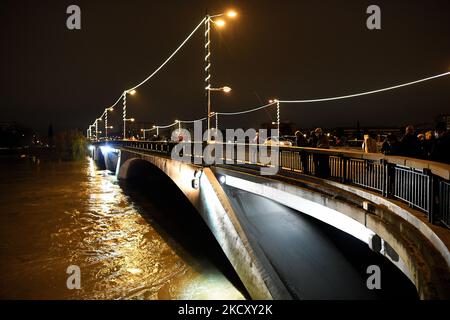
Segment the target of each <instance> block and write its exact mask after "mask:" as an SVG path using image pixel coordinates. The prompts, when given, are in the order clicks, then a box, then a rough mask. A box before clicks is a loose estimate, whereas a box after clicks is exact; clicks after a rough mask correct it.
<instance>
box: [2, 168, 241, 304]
mask: <svg viewBox="0 0 450 320" xmlns="http://www.w3.org/2000/svg"><path fill="white" fill-rule="evenodd" d="M16 170H17V172H14V170H12V171H11V172H10V173H8V174H6V173H2V175H4V176H5V177H3V176H2V178H5V180H2V181H4V182H2V183H1V185H0V189H3V190H10V188H12V189H13V190H15V191H14V192H15V193H9V197H8V195H6V193H5V192H2V193H1V194H2V195H1V196H0V201H1V204H2V207H3V208H5V209H6V210H5V211H3V212H2V214H1V216H0V219H1V221H0V222H1V227H0V230H1V239H0V240H1V242H2V243H3V245H2V247H1V253H0V254H1V259H2V261H3V263H2V267H1V271H2V274H1V275H0V277H1V291H0V297H2V298H41V299H47V298H56V299H73V298H75V299H243V298H244V296H243V294H242V293H241V291H242V288H240V290H238V289H237V288H236V285H237V286H239V282H238V281H237V280H236V276H235V274H233V271H232V270H230V266H229V265H227V263H228V262H227V261H226V259H225V257H224V256H223V254H222V253H221V252H220V247H218V245H216V244H214V243H213V244H212V245H208V248H206V249H205V248H199V243H202V244H204V243H211V242H213V241H211V238H208V239H205V238H204V237H211V235H208V234H206V233H205V230H203V229H202V227H199V228H200V230H199V229H197V230H184V229H183V227H180V226H178V227H177V226H176V225H177V221H172V220H171V218H170V217H171V216H172V217H173V215H174V214H175V215H176V214H180V212H178V211H179V210H180V208H179V207H175V208H173V207H172V208H171V206H170V205H168V203H167V202H164V203H159V204H158V203H155V201H156V202H157V199H158V197H155V196H154V197H153V198H151V199H148V198H147V197H146V196H145V195H143V194H141V193H140V191H139V189H136V188H134V187H133V186H128V185H122V186H121V185H119V183H118V181H117V180H116V179H115V177H114V176H112V175H110V174H109V173H108V172H107V171H97V170H96V168H95V165H94V164H93V162H92V161H89V162H86V163H83V164H64V163H63V164H58V165H56V164H43V165H41V166H40V168H39V170H38V169H36V168H35V167H29V166H28V165H24V164H22V165H20V166H17V168H16ZM24 170H28V171H29V172H28V177H27V175H24V174H23V172H24ZM124 190H125V191H124ZM153 191H154V190H153ZM159 198H162V199H163V198H164V196H163V195H159ZM169 204H170V203H169ZM173 210H176V211H177V212H171V211H173ZM11 215H13V217H12V218H11ZM18 216H20V217H21V218H18ZM165 217H168V220H167V219H165ZM197 222H198V221H197ZM197 222H195V223H197ZM185 225H186V224H184V226H185ZM171 226H172V227H173V228H171ZM167 227H170V229H167ZM189 227H190V229H192V228H197V226H196V225H191V226H189ZM13 229H15V230H18V229H20V230H21V231H22V232H21V234H20V235H18V234H17V233H14V232H11V230H13ZM180 232H181V233H182V234H180ZM193 234H198V235H194V236H193ZM19 237H22V239H17V238H19ZM190 239H192V240H190ZM180 240H182V242H181V241H180ZM205 240H206V241H205ZM186 241H187V242H189V243H186ZM29 243H33V245H32V246H27V245H26V244H29ZM210 252H213V253H212V255H211V254H210ZM71 264H74V265H78V266H79V267H80V268H81V274H82V279H81V284H82V288H81V290H68V289H66V288H65V285H66V278H67V276H68V275H67V274H66V273H65V271H66V268H67V266H69V265H71ZM222 266H225V267H224V268H222ZM224 270H225V271H224ZM25 279H27V281H25ZM230 280H231V281H230Z"/></svg>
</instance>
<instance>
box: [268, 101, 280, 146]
mask: <svg viewBox="0 0 450 320" xmlns="http://www.w3.org/2000/svg"><path fill="white" fill-rule="evenodd" d="M269 103H273V104H275V103H276V104H277V122H276V123H274V122H272V124H276V125H277V129H278V140H279V138H280V101H278V99H273V100H269Z"/></svg>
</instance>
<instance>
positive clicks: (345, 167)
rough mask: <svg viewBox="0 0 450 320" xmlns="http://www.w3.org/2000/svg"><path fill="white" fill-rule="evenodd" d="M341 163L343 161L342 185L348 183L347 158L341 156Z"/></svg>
mask: <svg viewBox="0 0 450 320" xmlns="http://www.w3.org/2000/svg"><path fill="white" fill-rule="evenodd" d="M341 161H342V171H341V172H342V179H341V181H342V183H344V184H346V183H347V158H346V157H344V156H341Z"/></svg>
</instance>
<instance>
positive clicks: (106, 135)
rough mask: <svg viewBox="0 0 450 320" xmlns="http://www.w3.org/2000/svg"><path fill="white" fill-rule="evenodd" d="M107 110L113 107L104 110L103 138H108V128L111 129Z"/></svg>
mask: <svg viewBox="0 0 450 320" xmlns="http://www.w3.org/2000/svg"><path fill="white" fill-rule="evenodd" d="M108 111H114V108H113V107H110V108H106V109H105V111H104V115H105V139H106V140H108V129H112V128H113V127H112V126H108Z"/></svg>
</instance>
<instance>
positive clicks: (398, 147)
mask: <svg viewBox="0 0 450 320" xmlns="http://www.w3.org/2000/svg"><path fill="white" fill-rule="evenodd" d="M381 152H382V153H384V154H386V155H399V156H405V157H410V158H419V159H426V160H431V161H437V162H443V163H450V133H449V131H448V130H447V127H446V125H445V123H439V124H438V125H437V126H436V128H435V130H434V132H433V131H427V132H425V133H418V134H417V133H416V132H415V130H414V127H413V126H412V125H409V126H407V127H406V129H405V134H404V135H403V137H402V138H401V139H400V140H398V139H397V137H396V136H395V135H389V136H387V137H386V140H385V141H384V142H383V144H382V146H381Z"/></svg>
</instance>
